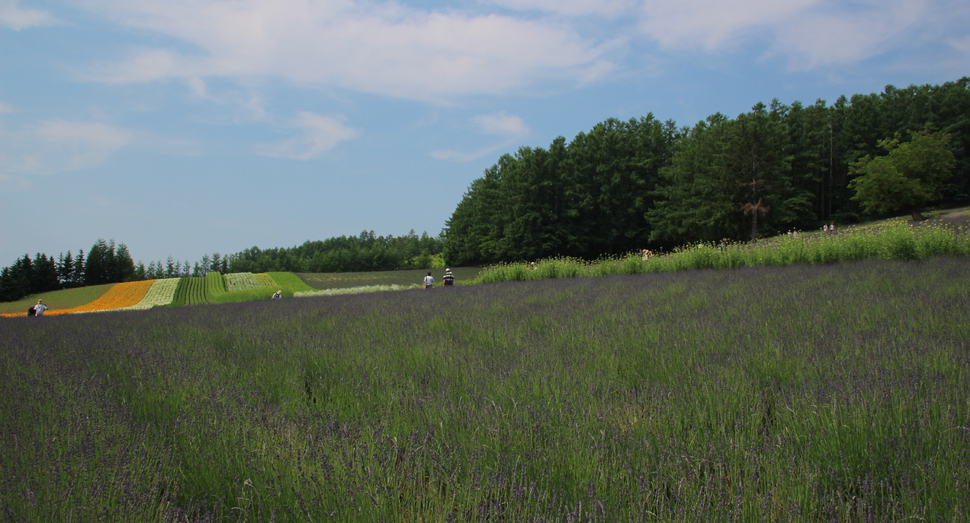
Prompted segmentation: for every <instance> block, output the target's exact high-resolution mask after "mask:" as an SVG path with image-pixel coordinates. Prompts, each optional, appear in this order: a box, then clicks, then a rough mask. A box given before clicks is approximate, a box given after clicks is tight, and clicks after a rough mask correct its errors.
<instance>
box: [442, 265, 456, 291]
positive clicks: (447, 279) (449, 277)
mask: <svg viewBox="0 0 970 523" xmlns="http://www.w3.org/2000/svg"><path fill="white" fill-rule="evenodd" d="M441 279H442V281H444V283H445V287H450V286H452V285H454V284H455V275H454V274H452V273H451V269H445V275H444V276H442V277H441Z"/></svg>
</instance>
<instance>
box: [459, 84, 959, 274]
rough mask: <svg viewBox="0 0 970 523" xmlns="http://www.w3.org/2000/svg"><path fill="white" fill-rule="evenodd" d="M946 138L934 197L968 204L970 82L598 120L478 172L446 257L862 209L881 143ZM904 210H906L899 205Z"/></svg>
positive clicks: (619, 245)
mask: <svg viewBox="0 0 970 523" xmlns="http://www.w3.org/2000/svg"><path fill="white" fill-rule="evenodd" d="M927 128H928V129H929V130H932V131H939V132H941V133H946V134H948V135H949V138H950V139H951V141H950V147H951V149H952V152H953V157H954V159H955V168H954V169H953V176H952V177H951V178H950V179H949V180H948V181H947V182H946V183H945V184H943V185H942V186H941V187H940V188H939V190H938V191H937V193H936V194H934V195H933V197H932V199H931V201H930V202H929V205H935V206H949V205H952V206H958V205H966V204H968V203H970V159H968V153H970V78H967V77H964V78H962V79H960V80H959V81H956V82H948V83H945V84H943V85H939V86H936V85H924V86H910V87H908V88H905V89H897V88H895V87H893V86H888V87H886V88H885V90H884V91H883V92H882V93H879V94H868V95H853V96H852V97H851V98H846V97H845V96H841V97H839V99H838V100H836V102H835V103H834V104H832V105H827V104H826V102H825V101H823V100H818V101H816V102H815V103H814V104H812V105H808V106H805V105H803V104H801V103H800V102H794V103H792V104H791V105H785V104H783V103H780V102H779V101H778V100H774V101H772V102H771V104H770V105H767V106H766V105H764V104H761V103H759V104H757V105H755V106H754V107H753V108H752V110H751V111H750V112H748V113H744V114H741V115H739V116H738V117H737V118H733V119H732V118H729V117H727V116H724V115H722V114H719V113H718V114H714V115H711V116H710V117H708V118H707V119H706V120H704V121H702V122H699V123H697V124H696V125H695V126H694V127H692V128H688V127H683V128H678V127H677V125H676V124H675V123H674V122H673V121H670V120H668V121H666V122H660V121H658V120H656V119H655V118H654V116H653V114H648V115H647V116H645V117H642V118H639V119H631V120H628V121H620V120H616V119H609V120H606V121H604V122H602V123H600V124H598V125H596V126H595V127H594V128H593V129H592V130H590V131H589V132H588V133H580V134H578V135H577V136H576V137H575V138H574V139H573V140H572V141H571V142H569V143H566V140H565V139H564V138H563V137H559V138H557V139H555V140H554V141H553V142H552V144H550V145H549V147H548V148H545V149H544V148H531V147H522V148H520V149H519V150H518V152H516V153H515V154H514V155H512V154H506V155H504V156H502V157H501V158H499V160H498V163H496V164H495V165H494V166H492V167H490V168H489V169H487V170H486V171H485V173H484V176H483V177H481V178H478V179H476V180H474V181H473V182H472V183H471V185H470V186H469V188H468V191H467V192H466V193H465V195H464V197H463V199H462V201H461V202H460V203H459V204H458V206H457V208H456V209H455V211H454V213H453V214H452V216H451V218H450V219H449V220H448V221H447V223H446V227H445V230H444V231H443V236H444V244H445V248H444V255H445V259H446V260H447V261H448V263H449V264H453V265H485V264H491V263H495V262H503V261H505V262H512V261H519V260H536V259H541V258H546V257H552V256H571V257H577V258H582V259H596V258H599V257H602V256H609V255H619V254H625V253H628V252H631V251H634V250H639V249H643V248H652V249H656V248H671V247H674V246H678V245H684V244H688V243H691V242H696V241H713V240H719V239H721V238H729V239H732V240H742V239H751V237H752V235H754V236H760V235H772V234H776V233H779V232H783V231H786V230H790V229H814V228H817V227H821V225H822V224H823V223H830V222H837V223H854V222H858V221H860V220H861V219H863V218H869V217H876V216H867V215H865V213H864V212H863V211H862V207H861V206H860V202H859V201H856V200H854V199H852V197H853V196H854V194H855V191H854V190H853V189H852V187H851V186H850V182H851V181H852V179H853V178H854V177H856V176H857V172H856V171H853V170H852V169H851V166H852V165H853V164H854V163H856V162H857V161H859V160H860V159H863V158H865V157H866V156H871V157H876V156H879V155H885V154H886V151H885V150H883V149H882V148H880V141H881V140H886V139H888V138H895V137H898V138H899V139H900V140H904V141H905V140H909V139H910V136H911V135H910V134H909V133H908V132H907V131H921V130H924V129H927ZM906 212H907V213H908V212H909V210H907V211H906Z"/></svg>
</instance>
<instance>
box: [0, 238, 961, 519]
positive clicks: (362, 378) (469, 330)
mask: <svg viewBox="0 0 970 523" xmlns="http://www.w3.org/2000/svg"><path fill="white" fill-rule="evenodd" d="M968 269H970V260H968V259H967V258H966V257H941V256H937V257H932V258H927V259H924V260H922V261H920V262H918V263H917V262H910V261H889V260H871V261H865V262H858V263H836V264H827V265H802V266H797V267H779V266H766V267H745V268H741V269H738V270H733V271H718V270H702V271H686V272H679V273H672V272H663V273H653V274H640V275H625V274H618V275H614V276H609V277H603V278H568V279H563V278H559V279H546V280H542V281H534V282H527V283H516V282H505V283H495V284H490V285H475V286H460V287H456V288H454V289H448V290H447V292H445V291H444V290H443V289H434V290H432V291H430V292H429V291H425V290H424V289H419V290H404V291H395V292H378V293H369V294H357V295H345V296H325V297H308V298H303V299H299V300H278V301H276V302H270V301H262V302H253V303H233V304H223V305H210V306H206V307H182V308H164V309H151V310H146V311H123V312H118V313H116V314H112V315H98V316H96V317H91V316H78V317H70V316H64V317H52V318H44V319H43V321H36V320H34V321H31V320H30V319H28V318H14V319H6V320H4V321H0V339H3V340H4V350H3V351H0V376H2V378H3V379H2V380H0V427H3V428H2V433H0V445H2V448H3V449H4V452H2V453H0V513H2V514H3V517H4V519H9V520H12V521H21V520H26V521H52V520H56V521H86V520H102V521H131V520H138V521H159V522H161V521H166V522H167V521H186V520H188V521H207V522H208V521H212V522H215V521H304V520H306V521H317V520H328V521H381V520H386V521H620V520H622V521H644V522H646V521H739V520H743V521H749V520H756V521H832V520H836V521H901V520H905V519H924V520H933V521H963V520H966V519H967V518H968V517H970V507H968V505H967V501H966V495H965V492H966V485H967V484H968V481H970V470H968V469H966V467H961V466H959V465H958V464H960V463H966V462H967V461H968V460H970V445H968V444H970V433H968V430H967V428H966V427H967V424H968V418H970V410H968V408H970V407H968V404H967V401H966V398H967V397H970V380H968V377H970V376H968V371H967V369H968V368H970V367H968V361H967V360H968V353H967V351H966V347H967V345H966V340H967V339H970V321H968V319H970V318H968V316H970V270H968ZM8 449H9V450H10V451H9V452H8Z"/></svg>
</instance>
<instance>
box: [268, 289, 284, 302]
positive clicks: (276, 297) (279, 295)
mask: <svg viewBox="0 0 970 523" xmlns="http://www.w3.org/2000/svg"><path fill="white" fill-rule="evenodd" d="M282 297H283V291H276V292H275V293H274V294H273V297H272V298H270V299H271V300H278V299H280V298H282Z"/></svg>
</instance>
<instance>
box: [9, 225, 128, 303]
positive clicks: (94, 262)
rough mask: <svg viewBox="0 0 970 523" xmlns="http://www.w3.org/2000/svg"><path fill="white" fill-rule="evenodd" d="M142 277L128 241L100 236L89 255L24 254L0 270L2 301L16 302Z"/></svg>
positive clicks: (80, 253)
mask: <svg viewBox="0 0 970 523" xmlns="http://www.w3.org/2000/svg"><path fill="white" fill-rule="evenodd" d="M137 279H142V278H138V277H137V275H136V272H135V264H134V263H133V262H132V260H131V254H129V253H128V247H127V246H126V245H125V244H123V243H122V244H119V245H117V246H115V242H114V240H111V241H110V242H106V241H104V240H101V239H99V240H98V241H97V242H95V244H94V245H93V246H91V250H90V251H88V254H87V256H85V255H84V250H83V249H82V250H80V251H78V254H77V256H74V255H73V254H71V251H67V254H66V255H65V254H64V253H61V254H60V255H59V256H58V257H57V258H56V259H55V258H54V257H53V256H48V255H46V254H43V253H37V255H36V256H34V257H33V258H31V257H30V256H28V255H26V254H25V255H24V256H23V258H20V259H18V260H17V261H16V262H14V264H13V265H11V266H9V267H5V268H4V269H3V270H2V271H0V301H16V300H19V299H21V298H23V297H25V296H29V295H31V294H37V293H41V292H48V291H53V290H58V289H63V288H68V287H80V286H83V285H100V284H102V283H116V282H124V281H133V280H137Z"/></svg>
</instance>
